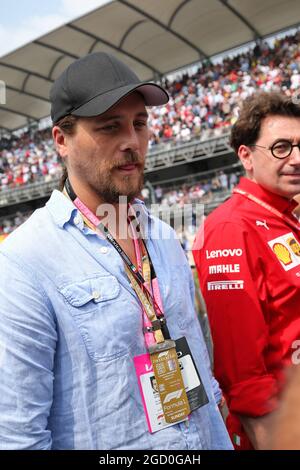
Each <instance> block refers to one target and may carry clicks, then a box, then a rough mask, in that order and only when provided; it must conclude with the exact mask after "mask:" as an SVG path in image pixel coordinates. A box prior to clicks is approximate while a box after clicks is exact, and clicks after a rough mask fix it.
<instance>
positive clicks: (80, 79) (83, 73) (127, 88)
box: [50, 52, 169, 123]
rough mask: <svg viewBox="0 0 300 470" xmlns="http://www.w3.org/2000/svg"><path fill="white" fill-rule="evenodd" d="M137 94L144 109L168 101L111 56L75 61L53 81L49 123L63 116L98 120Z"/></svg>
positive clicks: (159, 89) (90, 56) (159, 90)
mask: <svg viewBox="0 0 300 470" xmlns="http://www.w3.org/2000/svg"><path fill="white" fill-rule="evenodd" d="M135 90H138V91H139V93H141V94H142V95H143V97H144V100H145V105H146V106H157V105H162V104H165V103H167V102H168V101H169V96H168V94H167V92H166V91H165V90H164V89H163V88H162V87H160V86H159V85H156V84H155V83H151V82H141V81H140V79H139V78H138V77H137V76H136V74H135V73H134V72H133V71H132V70H131V69H130V68H129V67H128V66H127V65H125V64H124V63H123V62H121V61H120V60H119V59H117V58H116V57H114V56H113V55H112V54H107V53H105V52H96V53H93V54H88V55H86V56H84V57H81V58H80V59H77V60H75V62H73V63H72V64H70V65H69V67H67V69H66V70H65V71H64V72H63V73H62V74H61V75H60V76H59V77H58V78H57V79H56V80H55V82H54V84H53V86H52V88H51V91H50V101H51V118H52V121H53V123H56V122H58V121H59V120H60V119H61V118H63V117H64V116H67V115H68V114H72V115H74V116H82V117H88V116H98V115H99V114H102V113H105V111H107V110H108V109H110V108H111V107H112V106H114V105H115V104H117V103H118V101H120V100H121V99H122V98H124V97H125V96H126V95H129V94H130V93H132V92H133V91H135Z"/></svg>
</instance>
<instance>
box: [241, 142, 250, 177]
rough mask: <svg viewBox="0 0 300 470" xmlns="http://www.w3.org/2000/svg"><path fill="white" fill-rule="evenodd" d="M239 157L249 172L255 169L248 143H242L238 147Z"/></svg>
mask: <svg viewBox="0 0 300 470" xmlns="http://www.w3.org/2000/svg"><path fill="white" fill-rule="evenodd" d="M238 157H239V159H240V160H241V163H242V165H243V167H244V168H245V170H246V172H247V173H251V172H252V169H253V162H252V160H253V154H252V152H251V149H250V148H249V147H247V145H240V146H239V149H238Z"/></svg>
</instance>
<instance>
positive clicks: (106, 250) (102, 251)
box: [100, 246, 108, 255]
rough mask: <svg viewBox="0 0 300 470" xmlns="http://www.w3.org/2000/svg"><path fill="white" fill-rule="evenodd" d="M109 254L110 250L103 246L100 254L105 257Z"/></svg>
mask: <svg viewBox="0 0 300 470" xmlns="http://www.w3.org/2000/svg"><path fill="white" fill-rule="evenodd" d="M107 252H108V248H107V247H106V246H101V248H100V253H102V254H103V255H105V254H106V253H107Z"/></svg>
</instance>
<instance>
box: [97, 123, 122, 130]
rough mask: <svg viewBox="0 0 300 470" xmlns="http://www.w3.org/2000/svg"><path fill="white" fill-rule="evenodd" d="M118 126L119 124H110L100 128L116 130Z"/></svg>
mask: <svg viewBox="0 0 300 470" xmlns="http://www.w3.org/2000/svg"><path fill="white" fill-rule="evenodd" d="M117 128H118V126H117V125H116V124H110V125H109V126H104V127H101V128H100V130H103V131H114V130H116V129H117Z"/></svg>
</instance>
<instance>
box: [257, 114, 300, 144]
mask: <svg viewBox="0 0 300 470" xmlns="http://www.w3.org/2000/svg"><path fill="white" fill-rule="evenodd" d="M281 138H282V139H287V140H295V139H296V140H300V117H290V116H277V115H274V116H273V115H271V116H267V117H266V118H264V119H263V120H262V123H261V127H260V135H259V140H261V139H268V140H269V141H274V140H275V139H281Z"/></svg>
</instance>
